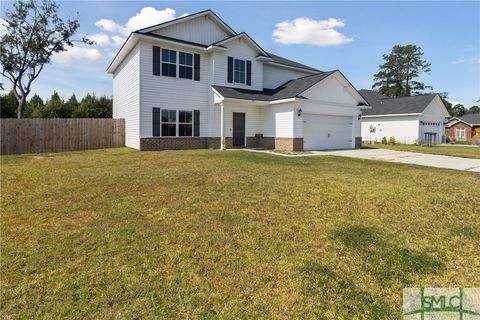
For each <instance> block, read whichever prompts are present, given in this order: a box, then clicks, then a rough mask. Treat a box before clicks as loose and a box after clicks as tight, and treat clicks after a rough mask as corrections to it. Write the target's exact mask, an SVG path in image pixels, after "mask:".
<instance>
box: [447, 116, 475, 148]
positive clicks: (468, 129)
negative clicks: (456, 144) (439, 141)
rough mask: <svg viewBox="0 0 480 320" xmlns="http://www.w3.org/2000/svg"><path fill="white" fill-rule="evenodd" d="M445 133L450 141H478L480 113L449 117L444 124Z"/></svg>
mask: <svg viewBox="0 0 480 320" xmlns="http://www.w3.org/2000/svg"><path fill="white" fill-rule="evenodd" d="M445 135H446V136H447V137H448V138H449V139H450V141H461V142H468V143H470V142H474V143H477V144H478V143H480V113H472V114H466V115H464V116H462V117H458V118H457V117H453V118H451V119H450V120H449V121H448V122H447V123H446V124H445Z"/></svg>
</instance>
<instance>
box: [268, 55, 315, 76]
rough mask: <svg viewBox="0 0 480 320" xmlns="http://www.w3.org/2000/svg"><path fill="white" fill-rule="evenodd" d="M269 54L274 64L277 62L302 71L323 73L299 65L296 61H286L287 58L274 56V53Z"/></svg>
mask: <svg viewBox="0 0 480 320" xmlns="http://www.w3.org/2000/svg"><path fill="white" fill-rule="evenodd" d="M267 53H268V55H269V56H270V57H271V58H272V62H275V63H278V64H283V65H286V66H289V67H295V68H300V69H307V70H310V71H315V72H322V71H320V70H318V69H315V68H312V67H309V66H307V65H304V64H301V63H298V62H295V61H292V60H288V59H286V58H283V57H280V56H277V55H276V54H273V53H270V52H267Z"/></svg>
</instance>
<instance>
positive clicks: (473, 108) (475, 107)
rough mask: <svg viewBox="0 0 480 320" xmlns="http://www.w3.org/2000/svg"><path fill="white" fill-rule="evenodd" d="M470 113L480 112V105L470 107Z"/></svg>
mask: <svg viewBox="0 0 480 320" xmlns="http://www.w3.org/2000/svg"><path fill="white" fill-rule="evenodd" d="M468 113H480V107H479V106H473V107H470V109H468Z"/></svg>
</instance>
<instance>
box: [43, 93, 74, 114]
mask: <svg viewBox="0 0 480 320" xmlns="http://www.w3.org/2000/svg"><path fill="white" fill-rule="evenodd" d="M41 117H42V118H71V117H72V113H71V112H70V111H69V110H68V108H67V107H66V104H65V102H64V101H63V99H62V98H60V96H59V95H58V93H57V92H55V91H54V92H53V94H52V97H51V98H50V100H48V101H47V103H46V104H45V107H44V108H43V111H42V112H41Z"/></svg>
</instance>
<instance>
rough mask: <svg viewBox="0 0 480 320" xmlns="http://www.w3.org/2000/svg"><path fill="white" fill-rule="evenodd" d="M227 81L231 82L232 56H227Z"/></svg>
mask: <svg viewBox="0 0 480 320" xmlns="http://www.w3.org/2000/svg"><path fill="white" fill-rule="evenodd" d="M227 82H229V83H233V58H232V57H228V77H227Z"/></svg>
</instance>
